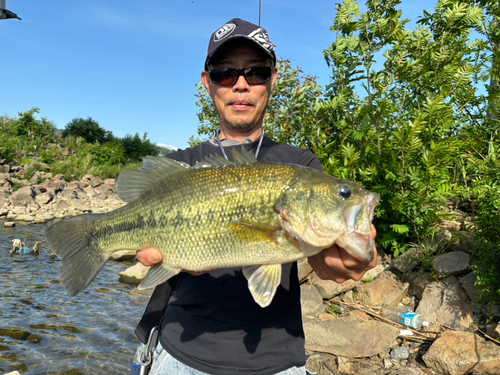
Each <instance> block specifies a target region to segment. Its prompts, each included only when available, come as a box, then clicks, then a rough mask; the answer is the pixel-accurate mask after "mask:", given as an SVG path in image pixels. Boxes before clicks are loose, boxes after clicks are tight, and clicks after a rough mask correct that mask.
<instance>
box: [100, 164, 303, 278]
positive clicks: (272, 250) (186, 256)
mask: <svg viewBox="0 0 500 375" xmlns="http://www.w3.org/2000/svg"><path fill="white" fill-rule="evenodd" d="M257 166H258V167H257V168H255V167H254V166H253V165H248V166H244V167H238V168H236V167H234V168H231V167H228V168H219V169H211V170H210V169H207V170H204V169H202V170H196V169H193V170H189V172H190V173H189V172H187V173H185V174H183V175H182V176H178V177H176V176H174V177H173V178H170V179H168V180H167V181H165V182H164V184H161V185H159V186H155V188H154V189H151V190H150V191H149V192H148V193H147V194H144V195H143V197H141V199H140V200H139V201H137V202H134V203H133V204H129V205H127V206H125V207H123V208H121V209H118V210H116V211H114V212H112V213H110V214H107V215H106V216H105V217H102V219H98V220H96V222H95V230H94V233H93V238H96V239H98V246H99V247H101V248H103V249H104V250H105V251H110V252H111V251H116V249H132V250H138V249H141V248H145V247H155V248H158V249H160V250H161V251H162V253H163V254H164V256H165V261H166V262H167V263H168V264H169V265H170V266H172V267H175V268H182V269H189V270H192V271H204V270H210V269H213V268H221V267H231V266H241V265H247V264H262V263H270V262H275V261H276V259H277V257H276V256H279V257H283V256H287V255H288V256H289V257H290V261H292V260H296V258H297V257H299V258H300V254H298V253H297V249H296V248H294V247H292V246H286V247H284V248H283V249H282V250H281V252H280V249H279V248H278V246H277V244H276V243H272V242H270V241H269V239H268V238H267V237H266V236H265V235H264V234H263V233H259V232H258V231H255V230H246V229H245V228H244V227H243V228H238V225H237V224H236V223H237V222H238V221H239V220H242V219H251V220H252V221H255V222H258V223H265V224H269V225H270V226H276V225H277V224H278V223H277V215H276V212H275V211H274V204H275V202H276V200H277V199H278V197H279V196H280V195H281V194H282V192H283V190H284V188H285V187H286V186H288V183H289V182H290V181H291V180H292V179H294V178H295V176H296V174H297V171H296V169H297V167H294V166H287V165H279V166H276V165H269V164H257ZM230 225H233V226H235V228H234V230H233V231H231V232H228V231H227V229H226V228H227V226H230ZM121 228H122V229H121ZM264 240H267V242H269V243H268V246H262V241H264ZM283 240H284V239H283ZM286 250H288V251H290V250H291V252H290V253H291V254H287V252H286ZM192 254H198V256H197V257H193V255H192ZM280 259H282V258H280Z"/></svg>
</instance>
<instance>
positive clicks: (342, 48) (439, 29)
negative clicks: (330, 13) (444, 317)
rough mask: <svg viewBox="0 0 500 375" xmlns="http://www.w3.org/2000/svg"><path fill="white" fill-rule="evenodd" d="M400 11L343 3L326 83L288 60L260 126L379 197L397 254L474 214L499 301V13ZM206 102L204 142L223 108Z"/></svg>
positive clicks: (489, 8)
mask: <svg viewBox="0 0 500 375" xmlns="http://www.w3.org/2000/svg"><path fill="white" fill-rule="evenodd" d="M399 4H400V1H399V0H367V1H366V7H365V8H364V9H366V10H365V11H362V8H361V6H360V5H359V4H358V2H356V1H355V0H344V1H342V2H341V3H340V4H337V5H336V10H337V12H336V17H335V19H334V21H333V25H332V27H331V30H332V32H333V33H334V35H335V37H334V39H335V41H334V43H333V44H332V45H331V46H330V47H328V48H327V49H326V50H325V51H324V56H325V60H326V62H327V64H328V66H329V67H330V69H331V82H330V84H329V85H328V86H327V87H325V89H322V88H321V87H318V86H317V85H316V82H315V79H314V78H313V77H309V76H307V75H304V74H303V73H302V72H301V71H299V70H293V69H291V68H290V64H289V62H285V61H282V62H280V75H281V76H282V78H281V79H280V85H281V86H279V87H278V86H277V87H276V89H275V93H274V95H273V100H272V101H271V103H270V105H269V109H268V112H269V113H268V116H267V117H266V119H265V124H264V126H265V127H266V131H267V133H268V134H269V135H271V136H272V137H274V138H275V139H276V140H278V141H281V142H284V143H289V144H293V145H297V146H300V147H308V148H310V149H311V150H312V151H313V152H314V153H315V154H316V155H317V156H318V158H319V159H320V161H321V162H322V165H323V168H324V170H325V172H326V173H329V174H331V175H333V176H336V177H339V178H343V179H348V180H353V181H356V182H358V183H359V184H361V185H363V186H365V187H366V188H368V189H370V190H373V191H376V192H378V193H380V195H381V202H380V204H379V206H378V207H377V210H376V215H377V217H376V226H377V230H378V238H377V244H378V246H379V247H383V248H385V249H386V250H388V251H391V252H393V253H394V254H395V255H398V254H399V253H401V252H404V251H406V250H407V249H408V248H410V247H411V246H414V244H419V243H423V240H424V239H425V238H432V236H433V235H434V234H435V233H436V232H437V231H438V230H439V225H440V223H441V221H442V219H444V218H447V217H449V216H450V215H451V214H452V212H454V211H456V210H457V209H464V210H467V212H466V214H469V215H473V217H474V219H475V220H474V228H475V232H476V237H478V238H480V239H481V240H482V241H483V243H484V244H485V246H484V247H482V248H481V249H480V250H478V253H477V254H476V256H475V258H476V260H478V263H477V266H476V272H477V274H478V277H479V280H480V281H479V285H480V286H481V288H482V289H483V291H484V293H485V295H487V296H488V298H490V299H492V300H495V301H496V302H500V292H499V290H500V273H499V272H498V269H499V268H500V267H499V266H500V264H499V263H498V260H497V258H498V257H495V256H494V254H495V253H496V252H498V251H499V246H500V245H498V243H499V240H498V233H497V230H495V228H498V227H499V224H500V222H499V208H500V202H499V194H500V190H499V189H500V188H499V182H498V181H499V177H500V175H499V172H498V171H499V169H498V162H497V160H498V158H497V156H496V155H498V149H499V147H500V144H499V139H500V126H499V125H500V123H499V121H498V120H497V118H500V104H499V90H498V83H497V82H498V81H499V79H500V67H499V64H498V62H499V61H500V55H499V53H500V52H499V49H498V46H500V32H499V30H500V28H499V27H498V26H499V24H500V7H499V6H498V2H493V1H490V0H477V1H465V0H440V1H438V2H437V4H436V6H435V9H434V10H433V11H424V13H423V16H422V17H420V18H419V20H418V22H417V24H418V26H417V27H416V28H415V29H414V30H410V29H407V27H406V26H407V24H408V20H406V19H404V18H403V15H402V11H401V10H399V9H398V5H399ZM488 83H489V84H488ZM275 95H276V96H275ZM199 99H200V100H199V102H198V104H199V106H200V107H201V111H200V112H199V117H200V120H201V121H202V126H201V127H200V128H199V134H200V135H206V134H211V132H213V131H214V130H215V128H216V127H217V126H218V123H217V119H216V114H215V111H214V109H213V106H212V107H211V106H210V105H211V103H210V100H209V98H208V97H207V95H206V93H205V92H203V90H201V88H200V91H199ZM486 245H487V246H486Z"/></svg>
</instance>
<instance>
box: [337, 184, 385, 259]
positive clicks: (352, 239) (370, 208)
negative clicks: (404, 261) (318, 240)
mask: <svg viewBox="0 0 500 375" xmlns="http://www.w3.org/2000/svg"><path fill="white" fill-rule="evenodd" d="M379 200H380V195H378V194H376V193H370V194H369V195H368V197H367V199H366V201H365V202H363V203H362V204H359V205H355V206H349V207H347V208H346V209H345V210H344V212H343V217H344V220H345V222H346V225H347V231H346V232H345V233H343V234H341V235H340V236H339V237H338V238H337V239H336V240H335V243H336V244H337V245H338V246H339V247H342V248H343V249H345V250H346V251H347V252H348V253H349V255H351V256H352V257H354V258H356V259H358V260H360V261H362V262H366V263H370V262H371V261H372V260H373V257H374V254H375V252H374V248H375V242H374V240H373V238H372V235H371V222H372V220H373V216H374V214H375V207H376V206H377V204H378V202H379ZM360 214H361V217H359V215H360ZM363 215H366V218H363ZM363 219H366V220H365V221H363ZM358 221H363V222H362V223H361V224H360V225H358V226H357V225H356V224H357V222H358Z"/></svg>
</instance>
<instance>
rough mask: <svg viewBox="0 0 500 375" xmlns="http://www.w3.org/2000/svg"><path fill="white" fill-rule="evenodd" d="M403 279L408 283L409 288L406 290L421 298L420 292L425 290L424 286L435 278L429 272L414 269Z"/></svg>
mask: <svg viewBox="0 0 500 375" xmlns="http://www.w3.org/2000/svg"><path fill="white" fill-rule="evenodd" d="M404 281H406V282H407V283H409V284H410V289H409V290H408V292H409V293H410V294H411V295H414V296H415V297H417V298H418V299H422V294H423V292H424V290H425V287H426V286H427V285H428V284H430V283H432V282H434V281H435V280H434V279H433V278H432V276H431V273H430V272H420V271H415V272H411V273H410V274H409V275H407V276H406V277H405V278H404Z"/></svg>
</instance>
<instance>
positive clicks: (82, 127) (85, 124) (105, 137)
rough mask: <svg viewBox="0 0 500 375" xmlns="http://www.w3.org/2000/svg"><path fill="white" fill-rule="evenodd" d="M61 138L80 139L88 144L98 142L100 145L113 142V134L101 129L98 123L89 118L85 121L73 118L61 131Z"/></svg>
mask: <svg viewBox="0 0 500 375" xmlns="http://www.w3.org/2000/svg"><path fill="white" fill-rule="evenodd" d="M62 135H63V137H68V136H74V137H82V138H84V139H85V140H86V141H87V142H88V143H96V142H99V143H101V144H103V143H106V142H111V141H113V139H114V137H113V133H111V132H110V131H108V130H106V129H104V128H102V127H101V126H100V125H99V123H98V122H97V121H96V120H94V119H93V118H91V117H88V118H87V119H83V118H74V119H73V120H71V121H70V122H69V123H68V124H67V125H66V127H65V128H64V130H63V133H62Z"/></svg>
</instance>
